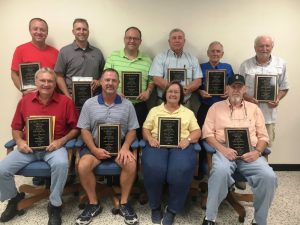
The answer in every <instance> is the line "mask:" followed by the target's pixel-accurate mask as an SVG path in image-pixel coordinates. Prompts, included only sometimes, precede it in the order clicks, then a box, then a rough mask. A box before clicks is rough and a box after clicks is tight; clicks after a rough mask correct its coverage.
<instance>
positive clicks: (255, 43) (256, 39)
mask: <svg viewBox="0 0 300 225" xmlns="http://www.w3.org/2000/svg"><path fill="white" fill-rule="evenodd" d="M262 38H268V39H270V40H271V42H272V47H273V46H274V40H273V38H272V37H271V36H270V35H259V36H257V37H256V38H255V40H254V47H255V46H257V43H258V42H259V41H260V39H262Z"/></svg>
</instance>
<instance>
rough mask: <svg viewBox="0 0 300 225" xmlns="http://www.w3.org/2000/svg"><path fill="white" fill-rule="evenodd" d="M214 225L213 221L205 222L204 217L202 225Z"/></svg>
mask: <svg viewBox="0 0 300 225" xmlns="http://www.w3.org/2000/svg"><path fill="white" fill-rule="evenodd" d="M215 224H216V223H215V222H214V221H210V220H207V219H205V217H204V219H203V223H202V225H215Z"/></svg>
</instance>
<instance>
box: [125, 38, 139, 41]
mask: <svg viewBox="0 0 300 225" xmlns="http://www.w3.org/2000/svg"><path fill="white" fill-rule="evenodd" d="M125 39H126V40H127V41H140V40H141V39H140V38H138V37H125Z"/></svg>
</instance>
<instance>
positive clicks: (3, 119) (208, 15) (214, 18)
mask: <svg viewBox="0 0 300 225" xmlns="http://www.w3.org/2000/svg"><path fill="white" fill-rule="evenodd" d="M299 9H300V1H298V0H285V1H282V0H264V1H261V0H252V1H248V0H227V1H224V0H198V1H196V0H194V1H193V0H186V1H182V0H170V1H167V0H165V1H163V0H151V1H150V0H149V1H147V0H119V1H118V0H85V1H78V0H72V1H71V0H60V1H55V0H53V1H46V0H39V1H34V0H26V1H18V0H0V18H1V19H0V28H1V41H0V54H1V55H0V85H1V86H0V87H1V88H0V102H1V106H0V108H1V114H0V124H1V129H0V145H1V146H2V145H3V144H4V143H5V141H6V140H8V139H9V138H10V137H11V131H10V122H11V119H12V117H13V113H14V110H15V107H16V104H17V102H18V100H19V99H20V97H21V95H20V94H19V92H18V91H17V90H16V88H15V87H14V86H13V83H12V81H11V79H10V64H11V58H12V54H13V52H14V50H15V47H16V46H18V45H20V44H22V43H24V42H27V41H29V40H30V35H29V33H28V22H29V20H30V19H31V18H33V17H41V18H44V19H45V20H46V21H47V22H48V25H49V36H48V43H49V44H51V45H53V46H55V47H57V48H58V49H60V48H61V47H62V46H64V45H66V44H68V43H70V42H71V41H72V40H73V36H72V33H71V29H72V22H73V20H74V19H75V18H78V17H82V18H86V19H87V20H88V22H89V24H90V42H91V43H92V44H94V45H95V46H97V47H99V48H100V49H101V50H102V51H103V53H104V55H105V56H106V57H107V56H108V55H109V54H110V52H112V51H113V50H116V49H119V48H121V47H123V42H122V38H123V35H124V30H125V29H126V28H127V27H129V26H132V25H133V26H137V27H139V28H140V29H141V30H142V33H143V43H142V50H143V51H145V52H147V53H148V54H149V55H150V56H151V57H153V56H154V55H156V54H157V53H158V52H161V51H162V50H164V49H166V48H167V47H168V46H167V35H168V32H169V31H170V30H171V29H172V28H175V27H179V28H182V29H183V30H184V31H185V33H186V38H187V42H186V50H188V51H190V52H191V53H193V54H195V55H196V56H197V57H198V58H199V61H200V62H201V63H202V62H205V61H206V60H207V58H206V48H207V46H208V44H209V43H210V42H211V41H214V40H218V41H221V42H222V43H223V44H224V47H225V55H224V60H223V61H224V62H228V63H230V64H232V65H233V68H234V70H235V71H236V72H237V71H238V68H239V65H240V63H241V62H242V61H243V60H245V59H246V58H249V57H251V56H253V54H254V50H253V40H254V38H255V37H256V36H257V35H259V34H270V35H272V36H273V37H274V39H275V47H274V50H273V53H274V55H278V56H280V57H282V58H284V59H285V60H286V61H287V62H288V74H289V81H290V84H291V90H290V92H289V93H288V95H287V97H286V98H285V99H284V100H283V101H282V102H281V103H280V106H279V107H280V110H279V117H278V125H277V129H276V130H277V133H276V142H275V143H274V147H273V153H272V155H271V157H270V160H269V161H270V163H281V164H299V163H300V151H299V148H298V144H297V139H299V137H300V136H299V133H298V130H299V129H298V128H299V127H300V113H299V112H297V111H296V109H298V108H299V106H298V104H299V103H298V102H297V101H298V100H299V97H300V96H299V93H300V90H299V89H298V88H297V87H300V78H298V77H297V76H298V75H299V69H297V66H298V63H299V59H300V58H299V57H298V56H297V54H298V53H299V52H300V47H299V41H300V31H299V21H300V12H299ZM297 71H298V72H297ZM2 149H3V148H2ZM3 155H4V153H0V158H1V156H3Z"/></svg>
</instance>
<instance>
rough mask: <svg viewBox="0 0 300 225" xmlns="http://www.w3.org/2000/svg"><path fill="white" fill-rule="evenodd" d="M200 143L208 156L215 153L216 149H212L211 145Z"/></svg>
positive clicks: (204, 142)
mask: <svg viewBox="0 0 300 225" xmlns="http://www.w3.org/2000/svg"><path fill="white" fill-rule="evenodd" d="M201 142H202V145H203V147H204V149H205V151H206V152H207V153H210V154H214V153H216V149H215V148H214V147H212V146H211V145H209V144H208V143H207V142H206V141H203V140H202V141H201Z"/></svg>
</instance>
